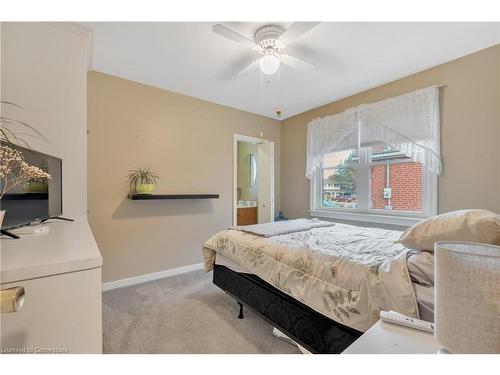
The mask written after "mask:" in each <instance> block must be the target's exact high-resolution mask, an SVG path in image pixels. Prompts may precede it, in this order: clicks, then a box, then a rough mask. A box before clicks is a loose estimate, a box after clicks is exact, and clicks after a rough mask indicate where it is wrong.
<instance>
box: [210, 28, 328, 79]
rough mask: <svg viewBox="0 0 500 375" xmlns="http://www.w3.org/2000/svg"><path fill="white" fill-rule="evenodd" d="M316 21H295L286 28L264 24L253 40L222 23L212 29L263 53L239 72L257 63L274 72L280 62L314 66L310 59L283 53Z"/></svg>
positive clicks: (265, 72)
mask: <svg viewBox="0 0 500 375" xmlns="http://www.w3.org/2000/svg"><path fill="white" fill-rule="evenodd" d="M318 23H319V22H295V23H294V24H292V26H290V27H289V28H288V29H286V30H284V29H283V28H282V27H280V26H276V25H266V26H263V27H261V28H259V29H258V30H257V32H256V33H255V38H254V40H251V39H248V38H247V37H245V36H243V35H241V34H240V33H237V32H236V31H234V30H231V29H230V28H228V27H226V26H224V25H222V24H217V25H213V26H212V31H213V32H214V33H216V34H218V35H221V36H223V37H225V38H227V39H230V40H232V41H234V42H236V43H239V44H241V45H243V46H245V47H247V48H251V49H253V50H255V51H258V52H260V53H261V54H263V55H264V56H263V57H260V58H258V59H257V60H255V61H253V62H252V63H251V64H250V65H248V66H247V67H246V68H244V69H243V70H242V71H241V72H240V73H239V74H242V73H245V72H247V71H249V70H251V69H253V68H254V67H256V66H257V64H258V65H259V67H260V70H261V71H262V73H264V74H274V73H276V71H277V70H278V69H279V67H280V64H281V63H283V64H285V65H296V64H297V63H299V64H302V65H307V66H311V67H313V66H315V64H314V63H313V62H311V61H307V60H304V59H302V58H300V57H297V56H293V55H290V54H288V53H284V52H285V51H284V50H285V49H286V47H287V46H288V45H289V44H290V43H292V42H293V41H294V40H295V39H297V38H299V37H300V36H302V35H303V34H305V33H306V32H308V31H309V30H311V29H312V28H313V27H314V26H316V25H317V24H318Z"/></svg>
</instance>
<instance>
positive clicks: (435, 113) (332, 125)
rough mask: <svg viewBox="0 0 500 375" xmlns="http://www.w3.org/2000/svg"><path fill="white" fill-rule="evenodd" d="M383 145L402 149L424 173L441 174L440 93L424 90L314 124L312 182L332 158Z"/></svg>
mask: <svg viewBox="0 0 500 375" xmlns="http://www.w3.org/2000/svg"><path fill="white" fill-rule="evenodd" d="M380 142H383V143H385V144H388V145H391V146H393V147H396V148H397V149H399V150H400V151H401V152H403V153H405V154H406V156H408V157H410V158H411V159H413V160H414V161H416V162H419V163H422V164H423V166H424V168H427V169H428V170H430V171H432V172H434V173H436V174H440V173H441V169H442V164H441V144H440V115H439V87H437V86H432V87H428V88H425V89H420V90H417V91H413V92H410V93H408V94H404V95H401V96H397V97H394V98H389V99H386V100H383V101H381V102H377V103H373V104H366V105H361V106H359V107H354V108H350V109H348V110H346V111H344V112H342V113H339V114H336V115H332V116H326V117H322V118H317V119H314V120H312V121H311V122H309V123H308V124H307V165H306V177H307V178H309V179H311V178H312V176H313V174H314V172H315V170H316V169H317V168H319V167H320V166H321V162H322V160H323V157H324V155H325V154H327V153H330V152H335V151H342V150H347V149H356V148H360V147H365V146H368V145H370V144H375V143H380Z"/></svg>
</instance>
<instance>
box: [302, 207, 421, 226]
mask: <svg viewBox="0 0 500 375" xmlns="http://www.w3.org/2000/svg"><path fill="white" fill-rule="evenodd" d="M309 214H310V215H311V216H313V217H318V218H327V219H340V220H349V221H360V222H365V223H377V224H391V225H403V226H407V227H410V226H412V225H415V224H416V223H418V222H420V221H422V220H425V218H424V217H412V216H396V215H383V214H374V213H362V212H347V211H339V210H322V209H313V210H309Z"/></svg>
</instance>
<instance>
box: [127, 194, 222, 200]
mask: <svg viewBox="0 0 500 375" xmlns="http://www.w3.org/2000/svg"><path fill="white" fill-rule="evenodd" d="M218 198H219V194H129V195H128V199H131V200H133V201H138V200H153V199H218Z"/></svg>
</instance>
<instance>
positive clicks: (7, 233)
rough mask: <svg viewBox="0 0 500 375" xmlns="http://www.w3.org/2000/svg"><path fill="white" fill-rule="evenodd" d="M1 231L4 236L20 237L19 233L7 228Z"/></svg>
mask: <svg viewBox="0 0 500 375" xmlns="http://www.w3.org/2000/svg"><path fill="white" fill-rule="evenodd" d="M0 233H1V234H3V235H4V236H7V237H10V238H14V239H16V240H18V239H19V236H18V235H17V234H14V233H12V232H9V231H8V230H5V229H2V230H0Z"/></svg>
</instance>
